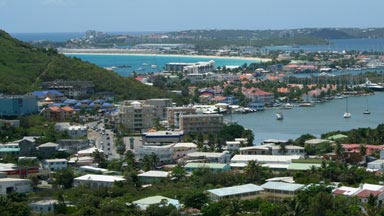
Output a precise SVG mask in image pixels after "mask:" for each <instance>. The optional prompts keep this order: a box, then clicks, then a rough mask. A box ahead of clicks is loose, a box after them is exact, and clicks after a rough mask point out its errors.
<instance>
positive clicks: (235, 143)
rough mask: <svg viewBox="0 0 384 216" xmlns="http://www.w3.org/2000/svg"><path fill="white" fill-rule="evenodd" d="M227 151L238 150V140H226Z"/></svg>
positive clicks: (239, 143)
mask: <svg viewBox="0 0 384 216" xmlns="http://www.w3.org/2000/svg"><path fill="white" fill-rule="evenodd" d="M226 145H227V150H228V151H237V150H240V145H241V142H240V141H226Z"/></svg>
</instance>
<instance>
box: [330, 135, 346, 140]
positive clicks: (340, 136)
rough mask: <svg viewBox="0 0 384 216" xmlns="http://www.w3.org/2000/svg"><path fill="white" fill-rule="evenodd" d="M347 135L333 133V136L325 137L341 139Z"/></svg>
mask: <svg viewBox="0 0 384 216" xmlns="http://www.w3.org/2000/svg"><path fill="white" fill-rule="evenodd" d="M347 137H348V136H347V135H344V134H335V135H333V136H330V137H328V138H327V139H330V140H338V139H343V138H347Z"/></svg>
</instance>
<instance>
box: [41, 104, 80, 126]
mask: <svg viewBox="0 0 384 216" xmlns="http://www.w3.org/2000/svg"><path fill="white" fill-rule="evenodd" d="M74 114H75V110H74V109H73V108H71V107H68V106H66V107H58V106H51V107H48V108H45V109H44V110H43V116H44V118H45V119H47V120H49V121H57V122H62V121H66V120H70V119H71V118H73V117H74Z"/></svg>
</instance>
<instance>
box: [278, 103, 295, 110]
mask: <svg viewBox="0 0 384 216" xmlns="http://www.w3.org/2000/svg"><path fill="white" fill-rule="evenodd" d="M292 108H293V105H292V104H290V103H286V104H283V106H281V109H292Z"/></svg>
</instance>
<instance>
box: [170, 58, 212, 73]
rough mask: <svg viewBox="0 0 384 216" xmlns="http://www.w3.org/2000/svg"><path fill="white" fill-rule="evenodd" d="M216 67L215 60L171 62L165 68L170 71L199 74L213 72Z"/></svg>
mask: <svg viewBox="0 0 384 216" xmlns="http://www.w3.org/2000/svg"><path fill="white" fill-rule="evenodd" d="M214 69H215V61H213V60H211V61H208V62H196V63H182V62H171V63H168V64H166V65H165V70H166V71H170V72H183V73H186V74H198V73H206V72H211V71H212V70H214Z"/></svg>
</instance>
